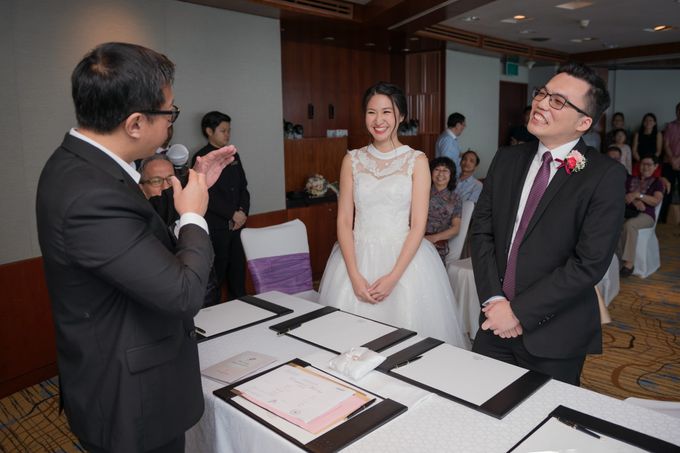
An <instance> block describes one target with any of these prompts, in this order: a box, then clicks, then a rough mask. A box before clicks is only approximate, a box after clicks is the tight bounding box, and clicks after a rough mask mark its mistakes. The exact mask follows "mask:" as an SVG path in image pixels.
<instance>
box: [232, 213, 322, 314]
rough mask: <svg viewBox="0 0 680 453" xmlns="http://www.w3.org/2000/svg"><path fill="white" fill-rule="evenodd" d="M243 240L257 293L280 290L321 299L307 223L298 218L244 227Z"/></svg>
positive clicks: (314, 300)
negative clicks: (311, 260) (314, 287)
mask: <svg viewBox="0 0 680 453" xmlns="http://www.w3.org/2000/svg"><path fill="white" fill-rule="evenodd" d="M241 242H242V243H243V250H244V251H245V254H246V260H247V261H248V269H249V270H250V273H251V275H252V277H253V283H254V284H255V291H256V292H257V293H258V294H259V293H264V292H267V291H281V292H283V293H286V294H292V295H295V296H298V297H301V298H303V299H307V300H310V301H312V302H318V300H319V293H318V292H316V291H314V289H313V286H312V267H311V264H310V261H309V245H308V243H307V228H305V224H304V223H302V222H301V221H300V220H298V219H295V220H291V221H290V222H286V223H281V224H279V225H274V226H270V227H265V228H244V229H243V231H242V232H241Z"/></svg>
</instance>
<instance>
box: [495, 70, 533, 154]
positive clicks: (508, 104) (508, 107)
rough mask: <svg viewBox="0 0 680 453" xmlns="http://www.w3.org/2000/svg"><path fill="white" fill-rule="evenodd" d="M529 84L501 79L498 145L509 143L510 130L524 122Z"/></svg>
mask: <svg viewBox="0 0 680 453" xmlns="http://www.w3.org/2000/svg"><path fill="white" fill-rule="evenodd" d="M526 106H527V84H526V83H516V82H505V81H501V85H500V93H499V101H498V146H505V145H508V144H509V140H510V130H511V129H512V128H513V126H519V125H521V124H522V123H523V122H524V117H523V113H524V108H525V107H526Z"/></svg>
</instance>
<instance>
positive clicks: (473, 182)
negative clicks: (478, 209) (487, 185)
mask: <svg viewBox="0 0 680 453" xmlns="http://www.w3.org/2000/svg"><path fill="white" fill-rule="evenodd" d="M479 162H481V161H480V159H479V156H478V155H477V153H476V152H474V151H473V150H471V149H468V150H467V151H465V152H464V153H463V156H462V157H461V159H460V169H461V173H460V177H459V178H458V181H457V182H456V193H457V194H458V196H459V197H460V199H461V200H462V201H472V202H474V203H477V199H478V198H479V194H481V193H482V183H481V182H480V181H479V180H478V179H477V178H475V177H474V174H475V170H477V166H478V165H479Z"/></svg>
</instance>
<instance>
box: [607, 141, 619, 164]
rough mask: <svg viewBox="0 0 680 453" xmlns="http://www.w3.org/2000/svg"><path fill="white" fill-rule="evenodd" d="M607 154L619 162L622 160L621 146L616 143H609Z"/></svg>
mask: <svg viewBox="0 0 680 453" xmlns="http://www.w3.org/2000/svg"><path fill="white" fill-rule="evenodd" d="M605 154H606V155H607V156H609V157H611V158H612V159H614V160H615V161H617V162H619V163H620V162H621V148H619V147H618V146H616V145H609V146H608V147H607V152H606V153H605Z"/></svg>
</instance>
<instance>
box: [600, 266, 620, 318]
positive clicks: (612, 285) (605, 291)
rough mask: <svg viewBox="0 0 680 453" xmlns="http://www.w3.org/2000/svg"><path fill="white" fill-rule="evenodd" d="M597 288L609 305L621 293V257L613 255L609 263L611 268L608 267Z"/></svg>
mask: <svg viewBox="0 0 680 453" xmlns="http://www.w3.org/2000/svg"><path fill="white" fill-rule="evenodd" d="M597 289H599V290H600V294H602V298H603V299H604V303H605V305H606V306H609V304H610V303H611V301H612V300H613V299H614V298H615V297H616V295H617V294H618V293H619V290H620V289H621V282H620V280H619V259H618V258H617V257H616V255H614V256H612V262H611V263H610V264H609V269H607V273H606V274H604V277H602V280H600V283H598V284H597Z"/></svg>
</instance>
